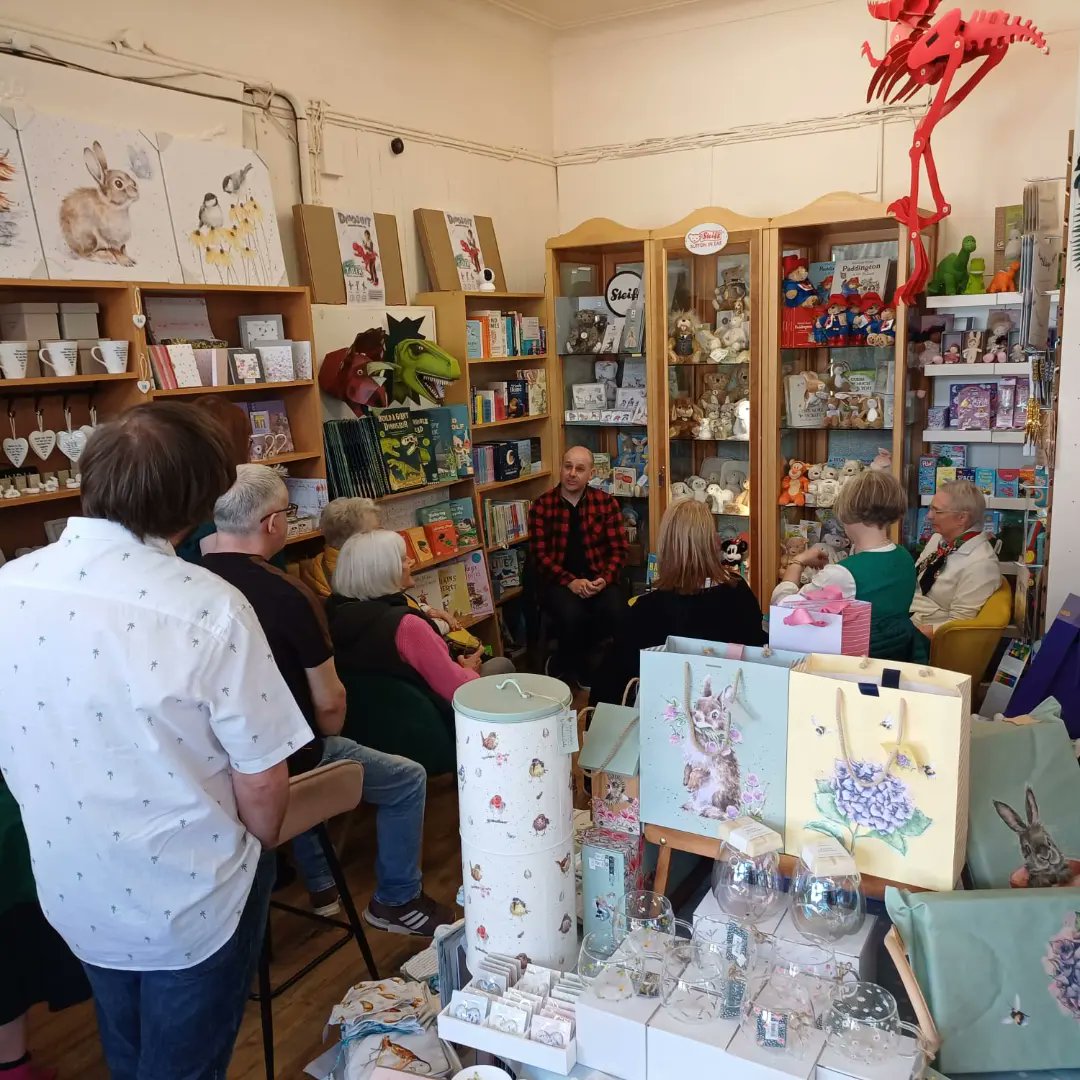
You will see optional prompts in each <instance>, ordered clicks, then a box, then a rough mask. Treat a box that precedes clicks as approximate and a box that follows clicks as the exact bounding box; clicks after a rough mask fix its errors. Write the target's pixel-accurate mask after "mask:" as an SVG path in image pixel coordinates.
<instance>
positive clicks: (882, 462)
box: [870, 446, 892, 472]
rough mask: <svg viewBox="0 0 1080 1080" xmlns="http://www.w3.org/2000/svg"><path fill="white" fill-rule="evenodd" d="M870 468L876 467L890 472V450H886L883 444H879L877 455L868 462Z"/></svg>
mask: <svg viewBox="0 0 1080 1080" xmlns="http://www.w3.org/2000/svg"><path fill="white" fill-rule="evenodd" d="M870 468H871V469H877V470H878V471H879V472H892V451H891V450H887V449H886V448H885V447H884V446H879V447H878V448H877V455H876V456H875V457H874V460H873V461H871V462H870Z"/></svg>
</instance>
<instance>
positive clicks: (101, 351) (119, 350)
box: [90, 338, 128, 375]
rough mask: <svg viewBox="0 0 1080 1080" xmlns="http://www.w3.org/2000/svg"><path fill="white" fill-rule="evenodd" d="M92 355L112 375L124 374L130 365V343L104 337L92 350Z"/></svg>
mask: <svg viewBox="0 0 1080 1080" xmlns="http://www.w3.org/2000/svg"><path fill="white" fill-rule="evenodd" d="M90 355H91V356H92V357H93V358H94V359H95V360H96V361H97V362H98V363H99V364H101V366H102V367H104V368H105V370H106V371H107V372H108V373H109V374H110V375H122V374H123V373H124V372H125V371H127V366H128V343H127V342H126V341H113V340H111V339H109V338H102V339H101V340H100V341H99V342H98V343H97V344H96V345H95V346H94V347H93V348H92V349H91V350H90Z"/></svg>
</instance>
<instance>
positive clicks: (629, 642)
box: [592, 499, 768, 703]
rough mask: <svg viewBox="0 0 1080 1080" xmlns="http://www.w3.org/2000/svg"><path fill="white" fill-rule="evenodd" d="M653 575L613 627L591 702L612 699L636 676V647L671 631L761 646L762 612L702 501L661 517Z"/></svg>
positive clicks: (675, 506) (638, 649) (661, 640)
mask: <svg viewBox="0 0 1080 1080" xmlns="http://www.w3.org/2000/svg"><path fill="white" fill-rule="evenodd" d="M656 553H657V564H658V566H659V578H658V579H657V582H656V587H655V588H654V589H653V590H652V592H648V593H645V594H644V596H639V597H638V598H637V599H636V600H635V601H634V602H633V603H632V604H631V606H630V608H629V609H628V611H627V612H626V615H625V617H624V618H623V620H622V623H621V625H620V626H618V627H616V630H615V642H614V644H613V646H612V651H611V655H610V659H609V662H608V663H606V664H605V665H603V669H602V673H601V675H599V676H597V678H596V680H595V684H594V686H593V693H592V700H593V702H594V703H595V702H597V701H609V702H617V701H619V700H621V698H622V694H623V689H624V688H625V686H626V684H627V682H628V681H629V680H630V679H633V678H636V677H637V675H638V668H639V660H640V652H641V650H642V649H647V648H650V647H651V646H653V645H662V644H663V643H664V642H665V641H666V640H667V638H668V637H669V636H670V635H675V636H678V637H692V638H702V639H704V640H706V641H728V642H733V643H736V644H740V645H764V644H765V642H766V641H767V640H768V639H767V637H766V635H765V632H764V630H763V629H762V626H761V609H760V608H759V607H758V603H757V600H756V598H755V597H754V594H753V592H752V591H751V590H750V586H749V585H747V584H746V582H745V581H744V580H743V579H742V577H741V576H740V575H739V574H738V573H737V572H736V571H734V570H731V569H729V568H728V567H727V566H725V565H724V562H723V559H722V558H721V557H720V539H719V537H718V536H717V534H716V522H715V520H714V518H713V515H712V513H711V512H710V510H709V508H708V506H707V505H706V504H705V503H700V502H697V501H696V500H694V499H680V500H679V501H678V502H674V503H672V504H671V505H670V506H669V507H668V508H667V510H666V511H665V512H664V516H663V518H661V520H660V535H659V537H658V540H657V547H656Z"/></svg>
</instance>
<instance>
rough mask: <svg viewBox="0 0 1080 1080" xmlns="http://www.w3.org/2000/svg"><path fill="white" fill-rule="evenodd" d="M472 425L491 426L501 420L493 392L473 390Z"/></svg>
mask: <svg viewBox="0 0 1080 1080" xmlns="http://www.w3.org/2000/svg"><path fill="white" fill-rule="evenodd" d="M472 401H473V423H474V424H491V423H493V422H494V421H496V420H499V419H501V417H500V416H499V413H498V408H497V399H496V395H495V391H494V390H473V397H472Z"/></svg>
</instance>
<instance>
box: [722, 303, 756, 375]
mask: <svg viewBox="0 0 1080 1080" xmlns="http://www.w3.org/2000/svg"><path fill="white" fill-rule="evenodd" d="M739 303H740V304H741V301H740V302H739ZM720 343H721V344H722V345H723V347H724V348H725V349H726V350H727V358H726V363H728V364H745V363H747V362H748V361H749V359H750V355H749V350H750V333H749V329H748V327H747V323H746V317H745V316H744V315H743V314H742V313H741V312H739V311H737V310H736V311H734V312H732V315H731V319H730V320H729V321H728V324H727V326H726V327H725V328H724V330H723V332H722V333H721V334H720Z"/></svg>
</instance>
